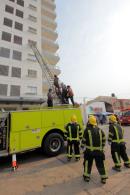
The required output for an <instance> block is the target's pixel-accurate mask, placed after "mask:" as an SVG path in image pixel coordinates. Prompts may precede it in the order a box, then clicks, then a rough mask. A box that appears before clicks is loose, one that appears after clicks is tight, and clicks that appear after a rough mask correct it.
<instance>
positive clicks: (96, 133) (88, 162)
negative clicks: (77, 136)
mask: <svg viewBox="0 0 130 195" xmlns="http://www.w3.org/2000/svg"><path fill="white" fill-rule="evenodd" d="M88 124H89V125H88V126H87V127H86V129H85V131H84V135H83V139H82V144H81V147H82V149H83V150H84V149H85V151H84V163H83V165H84V174H83V178H84V181H86V182H89V180H90V175H91V169H92V164H93V160H94V159H95V163H96V167H97V169H98V172H99V174H100V176H101V183H103V184H105V183H106V179H107V178H108V177H107V175H106V170H105V165H104V160H105V154H104V151H103V149H104V146H105V143H106V137H105V134H104V132H103V131H102V130H101V129H100V128H98V126H97V121H96V117H95V116H90V117H89V119H88Z"/></svg>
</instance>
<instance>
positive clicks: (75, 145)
mask: <svg viewBox="0 0 130 195" xmlns="http://www.w3.org/2000/svg"><path fill="white" fill-rule="evenodd" d="M65 129H66V132H65V138H66V139H67V159H68V161H70V160H71V158H72V156H73V149H74V156H75V160H76V161H78V160H80V140H81V138H82V130H81V127H80V125H79V124H78V123H77V117H76V116H75V115H73V116H72V117H71V122H70V123H68V124H67V125H66V128H65Z"/></svg>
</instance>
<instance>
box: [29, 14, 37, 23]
mask: <svg viewBox="0 0 130 195" xmlns="http://www.w3.org/2000/svg"><path fill="white" fill-rule="evenodd" d="M28 19H29V20H31V21H32V22H37V18H36V17H35V16H32V15H29V16H28Z"/></svg>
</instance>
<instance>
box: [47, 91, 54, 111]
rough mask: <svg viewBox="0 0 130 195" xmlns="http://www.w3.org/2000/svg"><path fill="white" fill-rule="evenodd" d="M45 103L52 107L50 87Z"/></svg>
mask: <svg viewBox="0 0 130 195" xmlns="http://www.w3.org/2000/svg"><path fill="white" fill-rule="evenodd" d="M47 105H48V107H53V94H52V89H49V90H48V94H47Z"/></svg>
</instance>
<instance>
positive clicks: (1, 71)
mask: <svg viewBox="0 0 130 195" xmlns="http://www.w3.org/2000/svg"><path fill="white" fill-rule="evenodd" d="M8 74H9V66H4V65H0V75H1V76H8Z"/></svg>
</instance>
